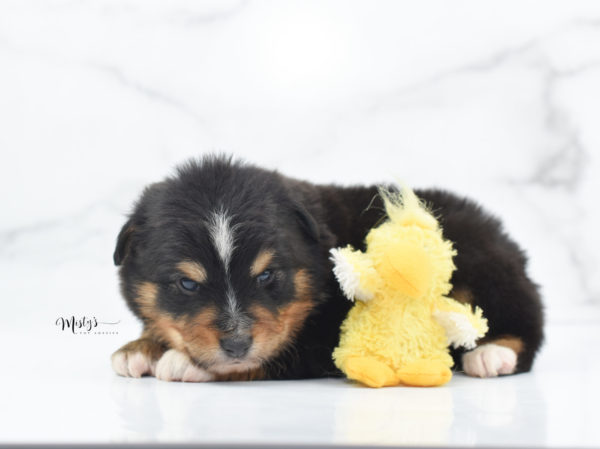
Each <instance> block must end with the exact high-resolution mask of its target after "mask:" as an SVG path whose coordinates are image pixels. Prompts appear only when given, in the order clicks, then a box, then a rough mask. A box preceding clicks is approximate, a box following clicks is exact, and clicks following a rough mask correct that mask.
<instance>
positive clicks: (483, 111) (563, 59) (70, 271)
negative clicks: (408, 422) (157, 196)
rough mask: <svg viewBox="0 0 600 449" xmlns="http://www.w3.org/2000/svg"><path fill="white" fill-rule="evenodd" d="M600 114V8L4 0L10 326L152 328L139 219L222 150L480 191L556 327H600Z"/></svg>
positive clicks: (3, 291)
mask: <svg viewBox="0 0 600 449" xmlns="http://www.w3.org/2000/svg"><path fill="white" fill-rule="evenodd" d="M599 118H600V3H599V2H597V1H594V0H590V1H579V0H570V1H568V2H567V1H545V2H539V1H524V0H518V1H509V0H502V1H487V2H481V1H476V0H468V1H459V0H453V1H447V0H437V1H419V2H414V1H413V2H408V1H406V2H404V1H362V2H361V1H337V2H336V1H192V0H169V1H166V0H165V1H156V0H155V1H149V0H98V1H85V0H79V1H75V0H62V1H59V0H54V1H43V0H38V1H34V0H0V152H1V153H0V154H1V163H0V204H1V211H2V212H1V216H0V279H1V281H0V298H1V301H2V302H1V304H2V310H3V312H2V313H1V314H0V324H2V328H3V330H4V331H7V329H14V328H15V327H16V328H18V329H21V330H22V331H24V332H33V333H40V334H42V335H49V334H50V333H53V332H55V331H56V330H55V328H54V320H55V319H56V318H57V317H58V316H63V315H72V314H87V315H96V316H99V317H100V318H104V319H107V320H111V319H112V320H121V325H122V327H121V328H120V333H121V335H120V336H119V337H118V338H114V342H113V341H112V338H111V337H107V339H110V344H109V343H108V340H105V341H104V342H105V343H103V344H106V346H107V347H111V348H113V349H114V348H116V345H117V344H120V343H122V342H123V341H124V340H125V339H126V337H129V336H131V337H133V336H135V331H136V328H135V326H136V324H135V320H134V319H133V318H132V317H131V315H130V314H129V312H128V311H127V310H126V308H125V306H124V305H123V304H122V302H121V300H120V298H119V295H118V286H117V280H116V270H115V268H114V267H113V266H112V261H111V256H112V251H113V245H114V241H115V237H116V235H117V232H118V231H119V229H120V226H121V224H122V222H123V217H124V214H126V213H127V212H128V211H129V209H130V206H131V203H132V202H133V201H134V200H135V198H136V196H137V195H138V193H139V192H140V189H142V187H143V186H144V185H145V184H146V183H149V182H153V181H156V180H159V179H160V178H162V177H163V176H165V175H167V174H169V173H171V172H172V168H173V167H174V166H175V165H176V164H177V163H178V162H181V161H183V160H185V159H186V158H188V157H192V156H197V155H200V154H205V153H209V152H213V151H223V152H230V153H233V154H235V155H237V156H239V157H242V158H245V159H247V160H250V161H253V162H256V163H258V164H261V165H264V166H266V167H271V168H276V169H279V170H280V171H282V172H283V173H286V174H288V175H292V176H296V177H300V178H304V179H308V180H312V181H316V182H327V183H329V182H337V183H344V184H346V183H371V182H378V181H389V180H394V179H395V178H401V179H403V180H405V181H407V182H409V183H411V184H412V185H414V186H419V187H424V186H438V187H445V188H448V189H452V190H455V191H457V192H460V193H463V194H467V195H470V196H472V197H474V198H476V199H478V200H480V201H481V202H482V203H484V204H485V205H486V206H487V207H488V208H489V209H490V210H491V211H493V212H494V213H495V214H497V215H499V216H501V217H503V219H504V220H505V223H506V227H507V229H508V231H509V232H510V233H511V234H512V235H513V236H514V237H515V238H516V239H517V240H518V241H519V242H520V243H521V244H522V245H523V247H524V248H525V249H526V250H527V252H528V254H529V256H530V259H531V263H530V273H531V275H532V276H533V277H534V278H535V280H536V281H537V282H538V283H539V284H540V285H541V286H542V290H543V294H544V298H545V301H546V304H547V310H548V317H549V320H550V321H551V322H573V321H577V320H580V319H583V320H588V321H589V320H596V321H599V322H600V319H599V317H600V313H599V311H600V307H598V306H599V305H600V268H599V267H600V263H599V262H600V256H599V250H600V238H599V237H598V229H599V228H600V212H598V206H597V202H596V201H597V200H596V197H597V195H598V191H599V189H598V187H599V183H598V175H599V174H600V170H599V164H600V119H599Z"/></svg>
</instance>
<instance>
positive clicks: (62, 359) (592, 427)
mask: <svg viewBox="0 0 600 449" xmlns="http://www.w3.org/2000/svg"><path fill="white" fill-rule="evenodd" d="M11 335H12V336H14V333H11V334H9V335H5V334H4V333H3V334H2V337H3V341H5V342H6V341H14V337H13V338H11ZM120 341H121V338H117V337H116V336H115V337H113V336H107V337H105V338H99V337H98V338H95V337H94V336H87V335H72V334H63V333H60V334H55V335H54V336H53V337H51V338H50V337H49V338H45V339H39V338H24V339H22V340H21V341H19V342H18V344H15V345H10V346H9V348H8V352H6V351H5V352H4V357H5V361H6V360H7V361H8V363H3V368H2V369H3V381H2V384H1V385H0V397H2V407H1V408H0V422H2V423H3V425H2V429H1V431H0V436H1V440H2V441H3V442H16V441H29V442H50V441H52V442H67V441H69V442H133V441H147V442H148V441H158V442H199V443H216V442H220V443H265V442H271V443H296V444H303V443H319V444H365V445H373V444H377V445H379V444H388V445H406V444H418V445H450V446H482V445H485V446H501V447H506V446H521V447H523V446H552V447H598V445H599V444H600V429H599V428H598V425H597V423H598V422H600V409H599V408H598V404H599V403H600V383H599V382H598V380H597V378H598V370H600V361H599V360H598V357H597V356H596V354H597V348H598V347H599V345H600V336H599V334H598V330H597V328H596V327H595V326H571V325H555V326H552V327H551V328H550V334H549V338H548V341H547V344H546V347H545V350H544V351H543V353H542V355H541V358H540V359H539V361H538V364H537V366H536V369H535V371H534V372H533V373H529V374H523V375H518V376H509V377H503V378H497V379H475V378H468V377H466V376H464V375H461V374H455V376H454V378H453V379H452V380H451V382H450V383H449V384H448V385H446V386H444V387H440V388H431V389H419V388H403V387H398V388H387V389H380V390H373V389H368V388H364V387H359V386H356V385H354V384H350V383H348V382H346V381H343V380H332V379H322V380H312V381H290V382H239V383H238V382H235V383H205V384H192V383H169V382H162V381H159V380H156V379H154V378H142V379H131V378H122V377H118V376H116V375H115V374H113V373H112V372H111V371H110V368H109V364H108V355H109V354H110V352H111V351H112V349H113V348H114V347H116V345H117V344H118V343H119V342H120ZM15 361H16V362H17V363H15Z"/></svg>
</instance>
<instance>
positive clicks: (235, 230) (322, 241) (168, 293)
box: [114, 158, 332, 374]
mask: <svg viewBox="0 0 600 449" xmlns="http://www.w3.org/2000/svg"><path fill="white" fill-rule="evenodd" d="M311 192H312V190H311V187H310V186H308V185H306V184H302V183H297V182H295V181H291V180H288V179H286V178H284V177H282V176H280V175H278V174H277V173H274V172H269V171H265V170H261V169H258V168H256V167H252V166H247V165H243V164H240V163H233V162H231V160H229V159H223V158H205V159H203V160H202V161H199V162H191V163H188V164H187V165H185V166H183V167H181V168H180V169H179V170H178V174H177V176H175V177H173V178H169V179H167V180H165V181H163V182H161V183H158V184H154V185H151V186H150V187H148V188H147V189H146V190H145V191H144V193H143V194H142V196H141V198H140V200H139V201H138V203H137V205H136V207H135V209H134V212H133V214H132V215H131V217H130V219H129V220H128V221H127V223H126V224H125V225H124V226H123V229H122V230H121V233H120V234H119V237H118V240H117V247H116V249H115V253H114V261H115V264H117V265H120V266H121V269H120V276H121V285H122V291H123V295H124V296H125V298H126V300H127V302H128V304H129V306H130V308H131V309H132V310H133V312H134V313H135V314H136V315H138V316H139V317H140V318H141V319H142V320H143V322H144V327H145V333H147V334H148V335H150V336H152V337H154V338H157V339H160V340H161V341H163V342H164V343H166V344H167V345H168V346H170V347H172V348H175V349H178V350H180V351H182V352H184V353H186V354H188V355H189V357H190V358H191V359H192V360H193V361H194V362H195V363H197V364H198V365H199V366H201V367H202V368H204V369H206V370H208V371H211V372H213V373H216V374H229V373H234V372H246V371H252V370H255V369H258V368H260V367H261V366H263V365H264V364H266V363H268V362H269V361H270V360H272V359H273V358H275V357H276V356H277V355H279V354H281V353H282V352H283V351H285V350H286V348H289V347H290V346H291V345H292V344H293V339H294V336H295V335H296V334H297V333H298V331H299V330H300V329H301V328H302V326H303V324H304V322H305V320H306V317H307V316H308V315H309V314H310V313H311V311H312V310H313V309H314V307H315V305H316V304H317V302H318V297H319V296H320V291H321V290H320V289H321V279H323V278H324V275H323V274H322V273H324V272H325V270H327V268H326V266H324V265H323V263H324V262H323V261H326V260H327V257H326V256H325V254H326V253H325V252H326V250H327V248H328V247H329V246H331V245H332V242H331V241H330V238H331V237H330V234H329V233H328V231H327V229H326V228H325V227H322V226H319V225H318V220H315V217H314V216H313V214H311V213H309V212H308V211H307V209H306V207H305V206H304V204H312V203H311V202H310V198H309V197H310V195H311V194H314V193H311ZM313 203H314V204H316V203H317V202H316V201H313ZM313 213H314V211H313Z"/></svg>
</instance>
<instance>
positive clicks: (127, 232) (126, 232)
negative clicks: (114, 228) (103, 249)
mask: <svg viewBox="0 0 600 449" xmlns="http://www.w3.org/2000/svg"><path fill="white" fill-rule="evenodd" d="M134 230H135V228H134V226H133V219H131V218H130V219H129V220H127V223H125V224H124V225H123V227H122V228H121V232H119V236H118V237H117V247H116V248H115V252H114V253H113V261H114V262H115V265H117V266H118V265H121V263H123V259H125V257H126V256H127V254H128V253H129V247H130V245H131V236H132V235H133V232H134Z"/></svg>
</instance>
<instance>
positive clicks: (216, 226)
mask: <svg viewBox="0 0 600 449" xmlns="http://www.w3.org/2000/svg"><path fill="white" fill-rule="evenodd" d="M207 226H208V232H209V234H210V238H211V240H212V242H213V245H214V246H215V249H216V250H217V254H219V257H220V258H221V261H222V262H223V265H224V266H225V270H229V262H230V261H231V254H232V253H233V250H234V249H235V246H234V244H235V236H234V234H233V231H234V230H233V228H232V227H231V217H230V216H229V215H227V212H226V211H225V210H222V209H221V210H219V211H218V212H213V214H212V216H211V218H210V220H209V222H208V223H207Z"/></svg>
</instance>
